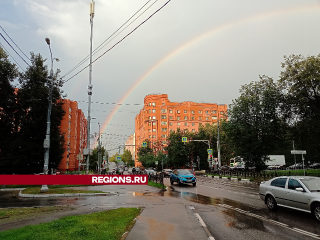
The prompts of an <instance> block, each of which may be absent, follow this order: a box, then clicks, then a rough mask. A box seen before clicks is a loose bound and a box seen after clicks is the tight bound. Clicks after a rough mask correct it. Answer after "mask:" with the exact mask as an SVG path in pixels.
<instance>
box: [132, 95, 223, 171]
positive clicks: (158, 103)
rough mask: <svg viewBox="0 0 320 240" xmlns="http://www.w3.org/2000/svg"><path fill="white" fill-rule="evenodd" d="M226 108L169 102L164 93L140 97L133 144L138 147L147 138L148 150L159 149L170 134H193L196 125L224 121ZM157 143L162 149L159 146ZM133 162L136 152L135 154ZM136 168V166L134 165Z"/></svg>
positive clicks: (214, 104) (212, 104) (213, 104)
mask: <svg viewBox="0 0 320 240" xmlns="http://www.w3.org/2000/svg"><path fill="white" fill-rule="evenodd" d="M226 113H227V105H226V104H223V105H219V104H216V103H195V102H189V101H187V102H170V101H169V100H168V95H167V94H150V95H147V96H146V97H145V98H144V107H143V109H141V110H140V113H139V114H138V115H137V116H136V118H135V144H136V145H137V146H141V145H142V142H143V141H144V140H145V139H149V141H150V142H151V145H152V147H153V148H154V147H157V148H159V149H160V150H161V148H162V147H164V146H167V137H168V135H169V132H170V131H175V130H177V128H180V129H182V130H185V131H189V132H196V131H197V130H198V127H199V126H200V125H205V124H206V123H210V124H212V123H216V122H217V121H218V119H221V118H226ZM159 142H161V143H162V146H160V147H159V144H158V143H159ZM135 159H136V160H137V151H136V152H135ZM136 165H139V163H138V162H136Z"/></svg>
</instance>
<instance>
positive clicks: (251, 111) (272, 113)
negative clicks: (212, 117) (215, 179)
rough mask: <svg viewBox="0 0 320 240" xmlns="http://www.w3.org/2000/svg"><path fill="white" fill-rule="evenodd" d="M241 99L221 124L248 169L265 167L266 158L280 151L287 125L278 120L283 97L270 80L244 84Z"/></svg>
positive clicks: (234, 103)
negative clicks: (226, 119)
mask: <svg viewBox="0 0 320 240" xmlns="http://www.w3.org/2000/svg"><path fill="white" fill-rule="evenodd" d="M240 94H241V95H240V97H239V98H237V99H235V100H234V101H233V104H232V105H231V107H230V109H229V112H228V117H229V121H228V122H226V123H224V124H223V125H222V127H223V131H224V132H225V133H226V134H227V136H228V140H229V142H230V144H231V145H232V147H233V149H234V151H235V154H236V155H240V156H242V157H243V158H244V161H245V162H246V165H247V166H256V167H257V169H261V168H263V167H264V163H265V161H266V160H267V159H268V155H270V154H272V153H273V152H275V151H276V150H278V149H280V150H281V149H283V145H284V143H285V142H286V141H285V139H286V135H287V131H286V129H287V128H286V124H285V123H284V122H283V120H282V118H281V112H280V110H279V109H280V106H281V102H282V100H283V95H282V93H281V92H280V91H279V89H278V88H277V86H276V84H275V83H274V82H273V80H272V79H271V78H268V77H265V76H263V77H261V78H260V81H257V82H252V83H250V84H247V85H244V86H242V87H241V89H240Z"/></svg>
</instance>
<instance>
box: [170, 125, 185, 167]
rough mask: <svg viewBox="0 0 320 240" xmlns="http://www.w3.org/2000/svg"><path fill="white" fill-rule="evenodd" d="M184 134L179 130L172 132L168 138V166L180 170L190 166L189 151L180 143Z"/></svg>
mask: <svg viewBox="0 0 320 240" xmlns="http://www.w3.org/2000/svg"><path fill="white" fill-rule="evenodd" d="M184 136H185V134H184V133H183V132H182V131H181V130H180V128H178V129H177V131H176V132H175V131H173V132H171V133H170V135H169V137H168V141H169V145H168V147H167V150H168V164H169V165H172V166H174V167H175V168H181V167H183V166H187V165H189V164H190V159H189V151H188V148H187V147H186V144H185V143H183V142H182V137H184Z"/></svg>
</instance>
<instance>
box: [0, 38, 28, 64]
mask: <svg viewBox="0 0 320 240" xmlns="http://www.w3.org/2000/svg"><path fill="white" fill-rule="evenodd" d="M0 35H1V37H2V38H3V39H4V40H5V41H6V42H7V43H8V45H9V46H10V47H11V48H12V49H13V51H15V53H16V54H18V56H19V57H20V58H21V59H22V60H23V61H24V62H25V63H26V64H27V65H28V66H30V65H29V63H27V62H26V60H24V58H23V57H21V55H20V54H19V53H18V52H17V51H16V50H15V49H14V47H12V46H11V44H10V43H9V42H8V40H7V39H6V38H5V37H4V36H3V35H2V33H0Z"/></svg>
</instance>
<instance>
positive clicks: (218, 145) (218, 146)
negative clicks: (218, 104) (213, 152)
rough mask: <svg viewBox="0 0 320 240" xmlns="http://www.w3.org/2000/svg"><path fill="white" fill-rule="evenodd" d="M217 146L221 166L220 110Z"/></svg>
mask: <svg viewBox="0 0 320 240" xmlns="http://www.w3.org/2000/svg"><path fill="white" fill-rule="evenodd" d="M217 148H218V163H219V167H221V155H220V127H219V111H218V141H217Z"/></svg>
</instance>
